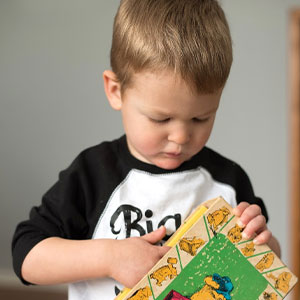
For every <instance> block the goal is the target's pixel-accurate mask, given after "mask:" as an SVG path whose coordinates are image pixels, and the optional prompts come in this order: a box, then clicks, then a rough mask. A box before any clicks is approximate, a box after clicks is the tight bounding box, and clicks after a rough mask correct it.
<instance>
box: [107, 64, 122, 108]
mask: <svg viewBox="0 0 300 300" xmlns="http://www.w3.org/2000/svg"><path fill="white" fill-rule="evenodd" d="M103 81H104V90H105V94H106V97H107V99H108V102H109V104H110V106H111V107H112V108H113V109H115V110H120V109H121V107H122V98H121V85H120V82H119V81H118V79H117V76H116V74H115V73H114V72H113V71H111V70H105V71H104V72H103Z"/></svg>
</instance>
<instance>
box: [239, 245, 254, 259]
mask: <svg viewBox="0 0 300 300" xmlns="http://www.w3.org/2000/svg"><path fill="white" fill-rule="evenodd" d="M241 251H242V253H243V254H244V255H245V256H247V257H248V256H252V255H254V252H255V248H254V243H253V242H251V243H249V244H246V246H245V247H244V248H242V249H241Z"/></svg>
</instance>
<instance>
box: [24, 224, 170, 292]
mask: <svg viewBox="0 0 300 300" xmlns="http://www.w3.org/2000/svg"><path fill="white" fill-rule="evenodd" d="M165 233H166V231H165V228H164V227H161V228H160V229H158V230H156V231H154V232H152V233H150V234H147V235H145V236H143V237H138V238H128V239H125V240H113V239H95V240H82V241H76V240H67V239H62V238H57V237H51V238H47V239H45V240H43V241H41V242H40V243H38V244H37V245H36V246H35V247H34V248H32V250H31V251H30V252H29V253H28V255H27V256H26V258H25V260H24V262H23V264H22V269H21V272H22V277H23V279H24V280H26V281H27V282H31V283H34V284H44V285H47V284H60V283H67V282H75V281H80V280H86V279H94V278H101V277H112V278H114V279H115V280H117V281H119V282H120V283H122V284H123V285H125V286H127V287H133V286H134V285H135V284H136V283H137V282H138V281H139V280H140V279H141V278H142V277H143V276H144V275H145V274H146V273H147V272H148V271H149V270H150V269H151V268H152V267H153V266H154V265H155V263H156V262H157V261H158V260H159V259H160V258H161V257H162V256H163V255H164V254H165V253H166V252H167V251H168V250H169V247H161V246H155V245H154V244H155V243H157V242H158V241H160V240H161V239H162V238H163V237H164V235H165Z"/></svg>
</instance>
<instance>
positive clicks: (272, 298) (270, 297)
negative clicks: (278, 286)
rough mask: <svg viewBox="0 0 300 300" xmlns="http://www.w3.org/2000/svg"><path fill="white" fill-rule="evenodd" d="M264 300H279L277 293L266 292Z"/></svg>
mask: <svg viewBox="0 0 300 300" xmlns="http://www.w3.org/2000/svg"><path fill="white" fill-rule="evenodd" d="M264 300H277V295H276V294H275V293H270V294H269V293H267V292H264Z"/></svg>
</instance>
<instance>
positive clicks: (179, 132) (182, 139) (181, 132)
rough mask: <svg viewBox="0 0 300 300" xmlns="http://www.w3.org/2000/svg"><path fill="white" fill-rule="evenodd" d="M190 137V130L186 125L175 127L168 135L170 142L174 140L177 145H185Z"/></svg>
mask: <svg viewBox="0 0 300 300" xmlns="http://www.w3.org/2000/svg"><path fill="white" fill-rule="evenodd" d="M190 138H191V136H190V132H189V130H188V128H186V127H181V128H177V129H174V130H173V131H172V132H171V133H169V136H168V140H169V142H174V143H176V144H177V145H184V144H186V143H188V142H189V140H190Z"/></svg>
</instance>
